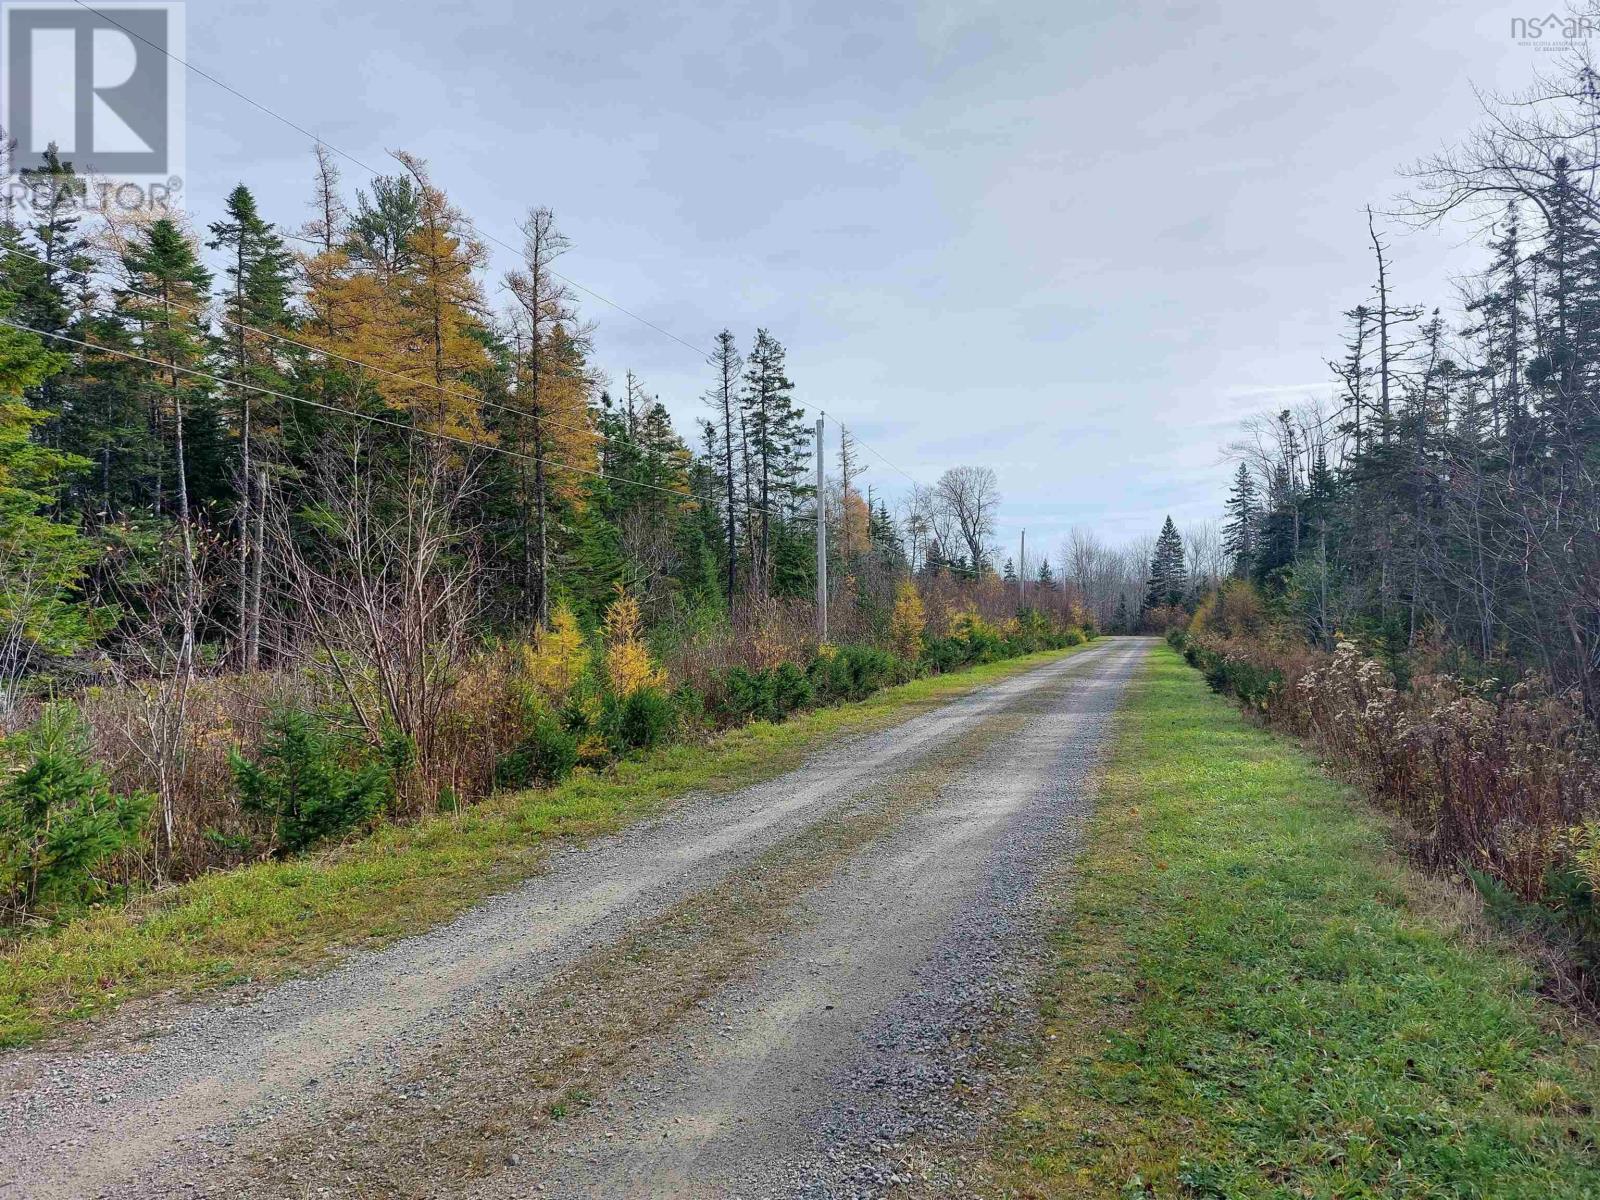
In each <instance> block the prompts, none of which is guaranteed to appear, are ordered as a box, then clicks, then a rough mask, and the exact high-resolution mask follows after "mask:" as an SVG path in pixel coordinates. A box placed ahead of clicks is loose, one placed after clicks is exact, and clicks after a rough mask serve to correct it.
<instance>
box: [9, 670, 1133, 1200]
mask: <svg viewBox="0 0 1600 1200" xmlns="http://www.w3.org/2000/svg"><path fill="white" fill-rule="evenodd" d="M1144 652H1145V644H1144V643H1142V642H1140V641H1138V640H1135V639H1116V638H1108V639H1105V640H1103V641H1102V642H1099V643H1097V644H1096V645H1094V646H1093V647H1091V648H1089V649H1088V650H1086V651H1084V652H1082V653H1080V654H1077V655H1074V656H1072V657H1069V658H1065V659H1061V660H1058V661H1056V662H1053V663H1050V664H1048V665H1046V666H1043V667H1040V668H1038V669H1035V670H1032V671H1030V672H1028V673H1026V674H1023V675H1020V676H1016V677H1013V678H1011V679H1009V680H1006V681H1004V682H1002V683H998V684H995V685H993V686H990V687H987V688H984V689H982V690H979V691H976V692H973V693H971V694H969V695H967V696H965V697H963V698H961V699H959V700H956V701H954V702H952V703H950V704H948V705H945V706H944V707H941V708H939V709H936V710H934V711H931V712H927V713H924V714H922V715H920V716H916V717H913V718H912V719H910V720H908V721H906V722H905V723H903V724H901V725H899V726H896V727H894V728H892V729H888V730H885V731H882V732H879V733H874V734H870V735H864V736H860V737H856V738H852V739H848V740H845V741H841V742H839V743H836V744H834V745H833V746H831V747H829V748H828V749H826V750H824V751H822V752H820V753H818V754H817V755H815V756H813V757H812V758H811V759H810V760H808V761H807V763H806V764H805V765H804V766H803V767H801V768H800V769H798V770H796V771H793V772H791V773H789V774H787V775H784V776H781V777H779V778H777V779H774V780H771V781H769V782H767V783H763V784H759V785H757V786H754V787H751V788H746V789H744V790H742V791H739V792H735V793H732V794H729V795H724V796H718V797H703V798H691V799H689V800H687V801H685V802H684V803H683V804H681V805H678V806H676V807H675V808H674V809H673V810H672V811H671V812H669V813H667V814H666V815H663V816H662V817H659V818H656V819H653V820H651V821H648V822H643V823H640V824H638V825H635V826H633V827H632V828H631V829H629V830H628V831H626V832H625V833H623V834H621V835H619V836H617V837H614V838H610V839H607V840H605V841H603V842H600V843H597V844H592V845H590V846H587V847H583V848H579V849H575V850H572V851H570V852H566V853H563V854H562V855H560V856H558V857H557V858H556V859H555V860H553V862H552V864H551V867H550V869H549V870H548V871H547V872H545V873H544V874H542V875H540V876H539V877H537V878H535V879H533V880H531V881H529V882H528V883H527V884H525V885H523V886H522V887H520V888H518V889H516V890H514V891H512V892H509V893H507V894H505V895H502V896H500V897H498V898H496V899H495V900H493V901H492V902H490V903H488V904H486V905H484V906H482V907H480V908H477V909H474V910H473V911H471V912H468V913H466V914H463V915H462V916H461V917H460V918H458V919H457V920H455V921H453V922H452V923H450V924H449V925H447V926H444V927H441V928H440V929H438V930H435V931H434V932H432V933H428V934H425V935H423V936H420V937H415V938H411V939H408V940H406V941H403V942H399V943H396V944H395V945H393V946H391V947H389V948H387V949H385V950H383V951H380V952H376V953H367V954H361V955H356V956H353V957H351V958H349V959H346V960H345V961H344V962H343V963H342V964H341V965H340V966H338V967H337V968H335V969H333V970H331V971H328V972H325V973H322V974H319V975H316V976H310V977H306V978H302V979H297V980H293V981H290V982H288V983H284V984H281V985H279V986H277V987H274V988H272V989H271V990H269V991H266V992H264V993H263V994H260V995H257V996H253V997H249V998H247V999H243V1000H241V1001H236V1002H232V1003H229V1002H226V1001H211V1002H209V1003H201V1004H190V1005H184V1006H179V1007H175V1008H174V1009H173V1010H172V1011H171V1012H170V1013H169V1014H167V1015H166V1016H165V1017H164V1018H160V1019H152V1018H151V1017H150V1016H149V1015H148V1014H146V1015H144V1016H142V1017H133V1016H129V1017H127V1018H126V1019H124V1020H122V1021H121V1022H120V1025H119V1022H118V1021H116V1020H113V1021H112V1023H111V1024H110V1026H109V1027H108V1028H107V1029H106V1030H104V1031H101V1032H99V1033H97V1034H96V1035H95V1036H94V1038H93V1039H92V1042H91V1044H90V1045H89V1046H87V1047H73V1046H67V1045H61V1046H53V1047H47V1048H44V1049H41V1050H35V1051H26V1052H14V1053H11V1054H9V1055H5V1056H3V1057H0V1145H3V1146H4V1147H5V1153H4V1155H3V1156H0V1196H5V1197H39V1198H41V1200H43V1198H54V1197H71V1198H73V1200H78V1198H82V1197H108V1198H109V1197H115V1198H116V1200H140V1198H145V1197H174V1196H176V1197H230V1198H236V1197H257V1196H260V1197H315V1196H358V1197H366V1196H372V1197H378V1196H413V1197H454V1196H470V1197H481V1198H483V1200H506V1198H511V1197H529V1196H545V1197H564V1196H604V1197H620V1196H683V1197H718V1196H739V1197H834V1196H875V1195H880V1194H882V1193H884V1192H885V1191H887V1190H889V1189H891V1188H892V1187H893V1186H894V1185H895V1184H896V1183H900V1182H903V1181H905V1179H906V1178H907V1177H908V1176H909V1175H910V1174H911V1173H913V1172H916V1173H918V1175H919V1178H921V1179H922V1181H923V1185H924V1186H928V1185H930V1184H931V1186H932V1187H933V1188H934V1189H935V1190H937V1189H938V1187H939V1186H940V1181H939V1180H938V1179H937V1178H933V1179H931V1180H929V1179H927V1178H926V1176H925V1175H924V1174H923V1172H924V1167H923V1165H922V1164H924V1163H926V1162H928V1161H933V1160H934V1159H936V1158H937V1155H936V1154H934V1155H932V1156H930V1155H929V1153H928V1151H929V1148H930V1147H933V1148H937V1147H938V1146H939V1145H941V1144H944V1143H947V1142H950V1143H953V1142H955V1141H958V1140H959V1139H960V1138H962V1137H963V1136H966V1135H967V1134H969V1133H970V1131H971V1127H972V1125H973V1122H974V1121H976V1120H978V1119H979V1117H980V1114H981V1111H982V1107H983V1099H982V1098H983V1090H984V1085H985V1081H986V1079H987V1077H988V1075H989V1073H990V1070H991V1066H990V1064H991V1063H992V1062H993V1061H996V1060H997V1058H1000V1057H1003V1054H1002V1053H1001V1050H1002V1048H1003V1047H1004V1045H1005V1044H1006V1043H1007V1041H1008V1040H1013V1039H1018V1038H1025V1037H1026V1036H1027V1032H1028V1028H1029V1020H1030V1016H1031V1014H1030V1011H1029V997H1030V995H1031V987H1030V980H1031V974H1032V972H1033V970H1034V969H1035V967H1036V965H1037V963H1038V960H1039V951H1040V949H1041V945H1042V933H1043V924H1044V922H1043V920H1042V914H1043V911H1044V910H1045V908H1046V907H1047V906H1048V905H1049V904H1050V903H1051V901H1052V898H1054V897H1056V896H1058V895H1059V892H1060V889H1061V888H1063V887H1065V886H1069V885H1070V873H1071V872H1070V865H1071V861H1072V858H1073V856H1074V855H1075V854H1076V853H1077V852H1078V850H1079V849H1080V842H1081V834H1082V829H1083V825H1084V821H1085V818H1086V817H1087V815H1088V814H1089V812H1090V810H1091V808H1092V802H1093V794H1092V793H1093V781H1094V773H1095V767H1096V765H1097V761H1098V756H1099V753H1100V751H1101V748H1102V745H1103V743H1104V742H1105V734H1106V732H1107V729H1108V726H1109V719H1110V717H1111V714H1112V713H1113V711H1114V709H1115V707H1116V705H1117V702H1118V700H1119V698H1120V696H1121V693H1122V690H1123V687H1124V685H1125V683H1126V681H1127V679H1128V677H1129V676H1130V674H1131V673H1132V671H1133V670H1134V668H1135V666H1136V665H1137V663H1138V661H1139V659H1140V658H1141V657H1142V656H1143V654H1144Z"/></svg>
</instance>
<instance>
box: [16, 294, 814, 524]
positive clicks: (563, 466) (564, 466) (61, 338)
mask: <svg viewBox="0 0 1600 1200" xmlns="http://www.w3.org/2000/svg"><path fill="white" fill-rule="evenodd" d="M0 325H7V326H10V327H11V328H12V329H16V330H20V331H21V332H23V333H32V334H36V335H37V336H39V337H47V338H52V339H54V340H55V341H58V342H66V343H68V344H70V345H74V346H82V347H83V348H84V349H86V350H94V351H96V352H98V353H101V354H110V355H113V356H115V357H117V358H124V359H127V360H129V361H130V362H139V363H144V364H146V365H148V366H152V367H159V368H161V369H162V370H163V371H176V372H178V373H179V374H181V375H192V376H194V377H196V378H199V379H209V380H212V381H213V382H215V383H221V384H224V385H226V386H228V387H242V388H245V389H247V390H249V391H252V392H257V393H259V394H260V395H263V396H271V397H273V398H274V399H278V400H287V401H289V402H290V403H292V404H306V405H310V406H311V407H312V408H320V409H322V410H324V411H325V412H330V413H333V414H334V415H335V416H340V417H350V418H353V419H355V420H358V421H367V422H369V423H371V424H374V425H387V426H389V427H390V428H391V429H398V430H400V431H401V432H402V433H408V434H420V435H421V436H423V437H431V438H435V439H437V440H440V441H445V442H452V443H454V444H456V445H458V446H465V447H467V448H469V449H472V450H482V451H484V452H486V453H489V454H503V455H505V456H506V457H508V458H515V459H518V460H520V461H522V462H528V463H539V464H542V465H544V466H547V467H552V468H554V469H556V470H558V471H572V472H574V473H575V474H578V475H588V476H591V477H592V478H595V479H606V480H610V481H611V482H613V483H620V484H623V485H625V486H627V487H636V488H645V489H648V490H649V491H653V492H663V493H665V494H666V495H669V496H676V497H677V498H678V499H680V500H694V499H696V498H697V497H695V496H694V494H693V493H691V492H680V491H678V490H677V489H676V488H669V487H662V486H661V485H660V484H655V483H643V482H641V481H639V480H637V479H626V478H624V477H622V476H620V475H608V474H607V473H606V472H604V471H593V470H590V469H589V468H588V467H576V466H573V465H572V464H571V463H564V462H556V461H555V460H553V459H548V458H539V457H536V456H534V455H532V454H523V453H522V452H521V451H518V450H507V449H506V448H505V447H504V446H495V445H491V444H490V443H488V442H475V441H473V440H472V439H471V438H464V437H460V436H458V435H456V434H453V433H445V432H444V431H442V430H436V429H421V428H418V427H417V426H415V425H407V424H405V423H404V422H402V421H396V420H392V419H391V418H388V417H380V416H376V415H374V414H372V413H361V412H355V411H353V410H351V409H347V408H339V407H338V406H337V405H333V404H325V403H323V402H322V401H320V400H313V399H311V398H310V397H309V396H294V395H290V394H289V393H287V392H280V391H277V390H275V389H273V388H268V387H262V386H261V385H260V384H255V383H244V382H242V381H240V380H233V379H224V378H223V377H222V376H220V375H216V374H213V373H212V372H210V371H200V370H196V369H195V368H193V367H181V366H179V365H178V364H176V363H169V362H162V361H161V360H160V359H157V358H147V357H146V356H144V355H142V354H134V353H132V352H131V351H127V350H118V349H116V348H115V347H113V346H102V345H99V344H98V343H96V342H89V341H85V340H84V339H82V338H75V337H68V336H67V335H66V334H64V333H53V332H51V331H50V330H48V329H37V328H35V327H34V326H32V325H24V324H23V323H22V322H20V321H12V320H8V319H6V318H5V317H0ZM749 507H750V508H751V510H752V511H754V512H762V513H766V514H767V515H768V516H778V517H781V516H783V515H784V514H783V513H781V512H779V511H778V510H776V509H772V508H765V507H763V506H761V505H751V506H749Z"/></svg>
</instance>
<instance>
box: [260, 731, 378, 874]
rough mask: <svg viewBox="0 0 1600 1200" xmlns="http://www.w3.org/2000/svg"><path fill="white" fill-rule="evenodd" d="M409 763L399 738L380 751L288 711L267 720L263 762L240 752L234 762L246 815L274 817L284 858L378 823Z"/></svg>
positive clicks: (279, 846)
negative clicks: (396, 778)
mask: <svg viewBox="0 0 1600 1200" xmlns="http://www.w3.org/2000/svg"><path fill="white" fill-rule="evenodd" d="M409 757H410V747H409V745H408V744H407V743H406V742H405V741H404V739H402V738H400V737H398V736H396V737H394V738H391V739H390V740H389V741H388V742H387V743H386V744H385V746H384V747H383V748H382V750H381V751H379V752H374V751H373V750H372V749H371V748H370V747H365V746H361V745H360V744H359V743H356V742H354V741H353V740H352V739H350V738H347V737H344V736H342V735H340V734H338V733H336V732H335V731H333V730H332V729H331V728H330V727H329V725H328V723H327V721H325V720H324V719H323V718H321V717H319V716H316V715H313V714H312V713H308V712H305V711H303V710H300V709H294V708H287V709H280V710H279V711H278V712H276V713H274V714H273V715H272V716H271V717H270V718H269V719H268V721H267V725H266V734H265V737H264V738H263V739H262V743H261V748H260V749H259V750H258V751H257V757H256V761H254V762H252V761H251V760H249V759H247V758H245V757H244V755H242V754H240V753H239V752H238V751H237V750H234V752H233V753H232V756H231V760H230V761H231V762H232V765H233V775H234V780H235V782H236V784H237V785H238V788H239V793H240V796H241V798H242V799H243V802H244V807H245V810H246V811H247V812H252V813H257V814H259V815H261V816H264V817H266V818H268V819H269V820H270V821H271V822H272V824H273V840H274V842H275V843H276V848H277V850H278V852H279V853H291V854H292V853H298V852H299V851H301V850H304V849H306V848H307V847H309V846H311V845H313V844H314V843H316V842H318V841H321V840H322V839H323V838H328V837H336V836H337V835H339V834H341V833H344V832H346V831H348V830H350V829H354V828H355V827H357V826H359V825H363V824H366V823H367V822H369V821H371V820H372V818H373V817H375V816H377V815H378V813H379V812H380V811H381V810H382V809H383V807H384V805H385V804H386V803H388V802H389V801H390V800H391V799H392V798H393V796H394V775H395V772H396V771H397V770H398V769H400V768H402V767H403V766H404V765H405V763H406V762H407V760H408V759H409Z"/></svg>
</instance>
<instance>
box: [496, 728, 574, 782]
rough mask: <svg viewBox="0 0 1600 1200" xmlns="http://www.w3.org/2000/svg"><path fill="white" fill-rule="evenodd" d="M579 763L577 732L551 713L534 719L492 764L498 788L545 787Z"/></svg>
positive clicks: (562, 776) (559, 779)
mask: <svg viewBox="0 0 1600 1200" xmlns="http://www.w3.org/2000/svg"><path fill="white" fill-rule="evenodd" d="M577 765H578V735H577V734H575V733H573V732H572V731H571V730H569V729H567V728H566V726H565V725H563V724H562V722H561V720H560V718H559V717H557V716H556V715H555V714H554V713H550V712H544V713H541V714H540V715H539V716H538V717H537V719H535V721H534V723H533V725H532V727H531V728H529V730H528V732H527V734H526V735H524V736H523V738H522V740H521V741H520V742H518V743H517V744H516V745H515V746H514V747H512V748H511V749H510V750H508V751H507V752H506V753H505V754H503V755H501V756H500V760H499V761H498V762H497V763H495V768H494V781H495V783H496V784H498V785H499V786H500V787H509V788H525V787H548V786H550V785H551V784H554V783H560V782H561V781H562V780H563V779H565V778H566V777H567V776H568V775H570V774H571V773H572V769H573V768H574V767H576V766H577Z"/></svg>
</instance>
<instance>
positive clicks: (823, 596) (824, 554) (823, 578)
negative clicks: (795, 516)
mask: <svg viewBox="0 0 1600 1200" xmlns="http://www.w3.org/2000/svg"><path fill="white" fill-rule="evenodd" d="M826 445H827V443H826V442H824V441H823V440H822V418H821V417H818V418H817V644H818V645H819V646H820V645H826V644H827V642H828V496H827V493H826V492H824V491H823V485H824V484H825V483H826V482H827V481H826V478H825V476H824V471H825V470H826V467H827V455H826V453H824V449H823V448H824V447H825V446H826Z"/></svg>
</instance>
